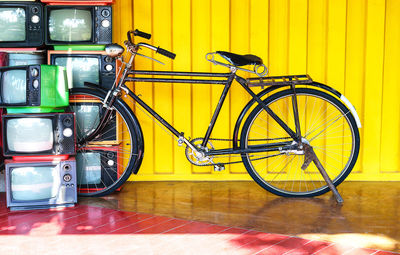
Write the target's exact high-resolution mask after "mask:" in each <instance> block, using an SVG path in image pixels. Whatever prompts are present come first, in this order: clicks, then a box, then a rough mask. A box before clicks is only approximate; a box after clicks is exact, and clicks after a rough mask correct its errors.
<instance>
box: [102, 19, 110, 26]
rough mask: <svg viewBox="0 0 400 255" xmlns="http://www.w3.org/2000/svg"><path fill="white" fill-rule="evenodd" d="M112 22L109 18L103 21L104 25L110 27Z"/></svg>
mask: <svg viewBox="0 0 400 255" xmlns="http://www.w3.org/2000/svg"><path fill="white" fill-rule="evenodd" d="M110 25H111V23H110V21H109V20H108V19H105V20H103V21H102V22H101V26H102V27H110Z"/></svg>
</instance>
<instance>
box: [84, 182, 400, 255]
mask: <svg viewBox="0 0 400 255" xmlns="http://www.w3.org/2000/svg"><path fill="white" fill-rule="evenodd" d="M339 192H340V193H341V195H342V197H343V199H344V203H343V205H342V206H339V205H337V204H336V202H335V201H334V200H333V198H332V197H331V195H330V194H327V195H324V196H321V197H318V198H310V199H289V198H281V197H277V196H275V195H272V194H270V193H268V192H266V191H264V190H263V189H261V188H259V187H258V186H257V185H256V184H255V183H253V182H131V183H127V184H126V185H125V186H124V188H123V189H122V190H121V191H120V192H118V193H115V194H113V195H110V196H108V197H103V198H81V199H80V202H79V203H80V204H82V205H83V204H87V205H91V206H100V207H107V208H111V209H121V210H127V211H133V212H138V213H149V214H155V215H159V216H168V217H173V218H179V219H186V220H196V221H202V222H207V223H214V224H218V225H223V226H231V227H241V228H246V229H254V230H258V231H263V232H269V233H277V234H285V235H294V236H298V237H303V238H307V239H313V240H316V239H317V240H324V241H331V242H336V243H342V244H344V245H345V244H351V245H356V246H358V247H365V248H374V249H380V250H387V251H396V252H398V251H400V246H399V241H400V202H399V201H400V183H399V182H365V183H364V182H345V183H343V184H342V185H341V186H340V187H339Z"/></svg>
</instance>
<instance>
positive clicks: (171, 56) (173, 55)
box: [156, 47, 176, 59]
mask: <svg viewBox="0 0 400 255" xmlns="http://www.w3.org/2000/svg"><path fill="white" fill-rule="evenodd" d="M156 52H157V53H159V54H161V55H164V56H166V57H168V58H171V59H175V57H176V54H175V53H172V52H170V51H167V50H164V49H163V48H160V47H158V48H157V51H156Z"/></svg>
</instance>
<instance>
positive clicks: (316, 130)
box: [240, 88, 360, 197]
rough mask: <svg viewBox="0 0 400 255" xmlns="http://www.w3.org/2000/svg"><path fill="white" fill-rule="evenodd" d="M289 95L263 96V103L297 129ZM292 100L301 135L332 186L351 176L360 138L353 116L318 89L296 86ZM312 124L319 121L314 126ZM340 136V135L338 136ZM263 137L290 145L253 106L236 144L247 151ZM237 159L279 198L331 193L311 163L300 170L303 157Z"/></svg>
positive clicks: (291, 154) (264, 155)
mask: <svg viewBox="0 0 400 255" xmlns="http://www.w3.org/2000/svg"><path fill="white" fill-rule="evenodd" d="M292 95H293V91H292V90H290V89H288V90H283V91H279V92H276V93H274V94H272V95H271V96H269V97H267V98H266V99H264V102H265V104H266V105H268V106H269V107H270V108H271V109H272V110H273V111H274V112H275V113H276V114H277V115H278V116H279V117H280V118H281V119H283V120H284V121H285V122H286V124H288V126H289V127H290V128H291V129H292V130H296V129H295V124H294V117H293V116H294V115H293V108H292V101H291V96H292ZM296 96H297V101H298V109H299V110H298V112H299V119H300V126H301V133H302V136H303V137H304V139H306V140H305V141H307V142H309V143H310V145H311V146H313V149H314V151H315V153H316V155H317V157H318V158H319V160H320V161H321V163H322V164H323V166H324V168H325V170H326V172H327V173H328V175H329V177H330V178H331V179H332V181H333V184H334V185H335V186H337V185H339V184H340V183H341V182H343V181H344V180H345V179H346V177H347V176H348V175H349V174H350V172H351V170H352V169H353V167H354V165H355V163H356V161H357V157H358V153H359V149H360V135H359V131H358V128H357V125H356V122H355V120H354V117H353V115H352V114H351V112H350V110H349V109H348V108H347V107H346V106H345V105H344V104H343V103H342V102H340V101H339V100H338V99H337V98H335V97H333V96H331V95H329V94H327V93H325V92H323V91H320V90H315V89H310V88H298V89H296ZM318 107H319V108H318ZM317 121H318V122H320V123H318V124H317V125H316V124H315V122H317ZM285 134H286V135H285ZM340 134H342V137H338V135H340ZM266 137H268V139H272V140H269V141H270V142H277V140H279V141H285V140H286V141H293V139H292V138H290V137H288V135H287V133H286V132H285V131H284V130H283V129H282V128H281V127H280V126H278V124H277V123H276V122H275V121H274V120H273V119H272V118H271V117H270V116H269V115H268V114H267V112H266V111H265V110H264V109H263V108H262V107H261V105H257V106H256V107H255V108H254V109H253V110H252V112H251V113H250V114H249V116H248V117H247V119H246V121H245V123H244V125H243V128H242V132H241V139H240V146H241V148H242V149H245V148H248V146H249V145H254V144H257V143H260V139H261V140H263V143H265V138H266ZM279 138H284V139H279ZM257 139H258V140H257ZM332 155H333V156H332ZM242 161H243V164H244V165H245V167H246V169H247V171H248V173H249V174H250V176H251V177H252V178H253V179H254V181H255V182H256V183H257V184H259V185H260V186H261V187H262V188H264V189H266V190H268V191H270V192H272V193H274V194H276V195H279V196H285V197H313V196H319V195H322V194H324V193H326V192H328V191H329V190H330V189H329V187H328V186H327V184H326V183H325V182H324V180H323V178H322V176H321V174H320V173H319V171H318V169H317V168H316V167H315V165H314V164H313V163H311V164H310V165H309V167H308V168H307V169H306V170H301V166H302V164H303V163H304V155H301V152H300V153H299V151H294V152H289V151H286V152H283V153H282V152H279V151H278V152H277V151H275V152H263V153H252V154H250V153H245V154H242ZM260 164H262V165H260ZM260 170H261V171H260Z"/></svg>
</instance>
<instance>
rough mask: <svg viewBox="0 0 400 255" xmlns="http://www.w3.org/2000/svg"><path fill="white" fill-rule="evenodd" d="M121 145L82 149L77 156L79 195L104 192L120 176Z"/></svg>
mask: <svg viewBox="0 0 400 255" xmlns="http://www.w3.org/2000/svg"><path fill="white" fill-rule="evenodd" d="M120 146H121V145H117V146H108V147H87V148H82V149H81V150H79V151H78V152H77V154H76V174H77V185H78V192H79V193H89V192H95V191H99V190H102V189H104V188H106V187H108V186H110V185H112V184H113V183H114V182H115V180H117V179H118V178H119V176H120V173H119V169H120V166H121V164H122V163H123V162H122V158H121V156H120V155H118V153H119V151H120V150H121V148H120Z"/></svg>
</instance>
